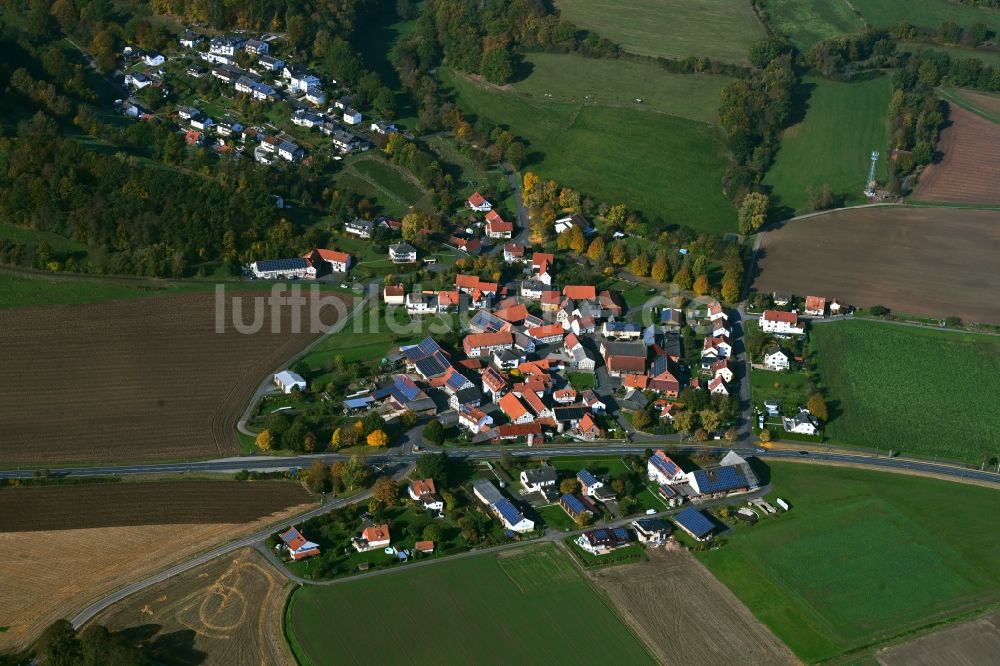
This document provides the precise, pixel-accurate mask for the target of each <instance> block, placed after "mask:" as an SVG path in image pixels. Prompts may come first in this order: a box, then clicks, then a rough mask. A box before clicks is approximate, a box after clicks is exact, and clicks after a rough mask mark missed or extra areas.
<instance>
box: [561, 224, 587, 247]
mask: <svg viewBox="0 0 1000 666" xmlns="http://www.w3.org/2000/svg"><path fill="white" fill-rule="evenodd" d="M565 235H566V236H569V249H571V250H573V251H574V252H576V253H577V254H580V253H581V252H583V251H584V250H585V249H587V238H586V236H584V235H583V229H581V228H580V226H579V225H576V224H574V225H573V228H572V229H570V230H569V231H567V232H566V233H565Z"/></svg>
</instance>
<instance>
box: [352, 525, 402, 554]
mask: <svg viewBox="0 0 1000 666" xmlns="http://www.w3.org/2000/svg"><path fill="white" fill-rule="evenodd" d="M391 541H392V539H391V537H390V536H389V526H388V525H386V524H384V523H383V524H381V525H369V526H368V527H366V528H365V529H363V530H361V534H360V535H359V536H356V537H354V538H353V539H351V545H353V546H354V550H356V551H358V552H359V553H364V552H367V551H369V550H376V549H378V548H385V547H386V546H388V545H389V544H390V543H391Z"/></svg>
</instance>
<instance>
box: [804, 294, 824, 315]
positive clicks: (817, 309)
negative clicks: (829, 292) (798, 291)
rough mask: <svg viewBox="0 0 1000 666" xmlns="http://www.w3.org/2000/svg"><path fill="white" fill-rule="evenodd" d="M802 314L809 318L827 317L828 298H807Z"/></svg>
mask: <svg viewBox="0 0 1000 666" xmlns="http://www.w3.org/2000/svg"><path fill="white" fill-rule="evenodd" d="M802 314H804V315H806V316H807V317H825V316H826V298H824V297H823V296H806V303H805V307H804V308H803V309H802Z"/></svg>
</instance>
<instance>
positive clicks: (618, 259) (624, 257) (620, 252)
mask: <svg viewBox="0 0 1000 666" xmlns="http://www.w3.org/2000/svg"><path fill="white" fill-rule="evenodd" d="M611 263H612V264H613V265H615V266H624V265H625V264H627V263H628V250H626V249H625V244H624V243H615V244H614V245H612V246H611Z"/></svg>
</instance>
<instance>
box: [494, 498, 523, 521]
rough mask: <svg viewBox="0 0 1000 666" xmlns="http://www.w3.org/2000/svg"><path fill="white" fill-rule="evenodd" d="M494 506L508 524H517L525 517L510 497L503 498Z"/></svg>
mask: <svg viewBox="0 0 1000 666" xmlns="http://www.w3.org/2000/svg"><path fill="white" fill-rule="evenodd" d="M493 506H494V508H495V509H496V512H497V513H499V514H500V517H501V518H503V519H504V521H506V523H507V524H508V525H516V524H517V523H519V522H521V520H522V519H523V518H524V516H522V515H521V512H520V511H518V510H517V509H516V508H514V505H513V504H511V503H510V500H508V499H502V500H500V501H499V502H497V503H496V504H494V505H493Z"/></svg>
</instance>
